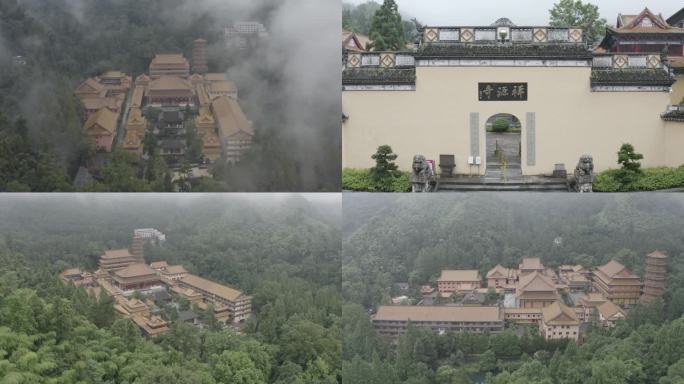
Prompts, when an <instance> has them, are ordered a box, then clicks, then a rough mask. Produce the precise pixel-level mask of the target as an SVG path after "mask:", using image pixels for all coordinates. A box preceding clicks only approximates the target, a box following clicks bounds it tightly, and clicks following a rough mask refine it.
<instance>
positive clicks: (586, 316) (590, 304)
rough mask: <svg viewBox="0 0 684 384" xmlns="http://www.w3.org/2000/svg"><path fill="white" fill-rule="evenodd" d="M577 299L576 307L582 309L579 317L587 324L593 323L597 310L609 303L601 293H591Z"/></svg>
mask: <svg viewBox="0 0 684 384" xmlns="http://www.w3.org/2000/svg"><path fill="white" fill-rule="evenodd" d="M576 297H577V299H576V300H575V307H576V308H580V309H581V312H580V313H579V317H580V319H581V320H582V321H583V322H586V323H588V322H591V321H592V320H593V319H594V317H595V312H596V308H597V307H598V306H599V305H601V304H603V303H605V302H607V301H608V299H606V297H605V296H603V294H602V293H600V292H589V293H586V294H584V295H581V296H576Z"/></svg>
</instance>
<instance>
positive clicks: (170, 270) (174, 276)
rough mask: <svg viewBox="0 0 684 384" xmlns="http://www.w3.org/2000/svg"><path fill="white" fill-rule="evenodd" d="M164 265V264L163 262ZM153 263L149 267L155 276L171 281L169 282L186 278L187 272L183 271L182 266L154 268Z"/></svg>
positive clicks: (158, 266)
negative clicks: (154, 272)
mask: <svg viewBox="0 0 684 384" xmlns="http://www.w3.org/2000/svg"><path fill="white" fill-rule="evenodd" d="M163 263H164V264H166V262H165V261H164V262H163ZM153 264H154V263H152V264H150V267H152V269H154V270H156V271H157V274H158V275H159V276H161V277H163V278H164V279H167V280H171V281H176V280H180V279H182V278H184V277H185V276H187V274H188V271H186V270H185V267H183V266H182V265H164V266H160V265H157V266H156V267H155V266H154V265H153Z"/></svg>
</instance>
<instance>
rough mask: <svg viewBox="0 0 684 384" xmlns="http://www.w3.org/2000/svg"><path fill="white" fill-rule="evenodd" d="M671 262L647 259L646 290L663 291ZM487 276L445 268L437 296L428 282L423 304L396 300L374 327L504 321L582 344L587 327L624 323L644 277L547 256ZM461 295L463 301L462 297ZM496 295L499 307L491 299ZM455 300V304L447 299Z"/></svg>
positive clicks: (394, 332) (453, 327)
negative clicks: (551, 263) (553, 264)
mask: <svg viewBox="0 0 684 384" xmlns="http://www.w3.org/2000/svg"><path fill="white" fill-rule="evenodd" d="M666 257H667V256H665V255H664V254H663V253H662V252H660V251H654V252H652V253H650V254H648V255H647V256H646V265H647V268H646V270H647V271H646V277H645V280H646V281H648V283H645V286H646V285H647V284H648V286H650V287H652V288H653V290H649V292H650V295H652V296H653V297H657V296H658V295H660V294H661V293H662V287H663V286H662V284H661V283H662V282H663V281H664V274H665V260H666ZM485 279H486V281H487V288H482V287H481V285H480V284H481V280H482V277H481V276H480V273H479V271H477V270H442V271H441V275H440V276H439V278H438V279H437V287H438V290H437V291H435V289H434V288H433V287H432V286H431V285H430V284H424V285H422V286H421V287H420V299H416V301H412V299H411V298H409V297H408V296H399V297H395V298H393V299H392V304H393V305H382V306H380V307H379V308H378V309H377V312H376V313H375V314H374V315H373V316H372V317H371V318H372V322H373V326H374V327H375V329H376V331H377V332H378V333H379V334H382V335H386V336H390V337H396V336H398V335H401V334H402V333H404V332H405V331H406V327H407V326H408V324H409V323H411V324H413V325H415V326H417V327H423V328H428V329H432V330H433V331H435V332H438V333H444V332H483V331H489V332H498V331H501V330H503V328H502V327H501V323H500V321H504V322H505V324H504V326H508V325H511V324H520V325H528V326H532V327H537V328H538V329H539V333H540V334H541V335H542V336H543V337H544V338H545V339H547V340H552V339H571V340H574V341H576V342H581V334H582V332H583V329H584V325H587V324H590V323H593V324H596V325H598V326H602V327H607V328H609V327H614V326H615V324H616V323H617V322H618V321H620V320H622V319H624V318H625V316H626V313H627V310H626V309H625V308H627V309H628V308H629V307H630V306H632V305H634V304H635V303H636V302H637V300H638V299H639V296H640V289H641V280H640V278H639V277H638V276H636V275H634V274H632V272H630V271H629V270H628V269H626V268H625V267H624V266H623V265H622V264H620V263H619V262H617V261H615V260H611V261H610V262H608V263H607V264H605V265H602V266H599V267H598V268H596V269H595V270H594V271H593V272H592V271H591V270H590V269H588V268H585V267H583V266H582V265H579V264H576V265H560V266H559V267H558V268H557V272H556V270H555V269H553V268H550V267H545V266H544V264H543V263H542V262H541V259H540V258H535V257H528V258H524V259H523V260H522V262H521V263H520V264H518V265H517V268H508V267H504V266H502V265H500V264H497V265H496V266H494V267H493V268H492V269H491V270H489V271H488V273H487V275H486V278H485ZM396 284H397V286H399V283H396ZM402 284H403V285H402V288H401V289H402V290H403V291H410V287H409V286H408V284H405V283H402ZM644 291H645V292H646V289H645V290H644ZM454 292H459V293H460V294H462V295H461V296H462V298H460V297H459V298H458V299H457V300H454V299H453V296H452V293H454ZM494 292H496V293H497V296H498V299H497V303H496V304H495V305H494V304H493V303H492V301H491V299H490V301H486V300H485V298H484V297H485V295H487V296H489V295H491V294H493V293H494ZM447 296H451V297H452V299H451V300H444V297H447ZM644 296H647V295H646V294H644ZM642 300H647V301H648V299H646V298H645V297H642ZM412 302H415V303H416V304H411V303H412ZM478 311H479V312H478ZM497 311H498V312H497ZM478 313H479V314H480V315H476V314H478ZM466 319H468V320H466Z"/></svg>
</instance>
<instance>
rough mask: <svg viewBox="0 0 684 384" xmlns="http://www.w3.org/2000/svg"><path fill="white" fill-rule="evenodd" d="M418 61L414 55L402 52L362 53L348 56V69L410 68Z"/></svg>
mask: <svg viewBox="0 0 684 384" xmlns="http://www.w3.org/2000/svg"><path fill="white" fill-rule="evenodd" d="M415 65H416V61H415V59H414V57H413V55H412V54H409V53H402V52H361V53H349V54H348V55H347V65H346V66H347V68H366V67H370V68H410V67H415Z"/></svg>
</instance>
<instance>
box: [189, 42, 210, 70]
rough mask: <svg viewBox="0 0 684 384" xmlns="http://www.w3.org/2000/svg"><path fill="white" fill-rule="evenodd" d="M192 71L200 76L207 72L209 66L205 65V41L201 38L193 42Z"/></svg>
mask: <svg viewBox="0 0 684 384" xmlns="http://www.w3.org/2000/svg"><path fill="white" fill-rule="evenodd" d="M192 71H193V72H194V73H199V74H200V75H204V74H205V73H207V72H209V66H208V65H207V41H206V40H204V39H201V38H200V39H197V40H195V41H194V42H193V48H192Z"/></svg>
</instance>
